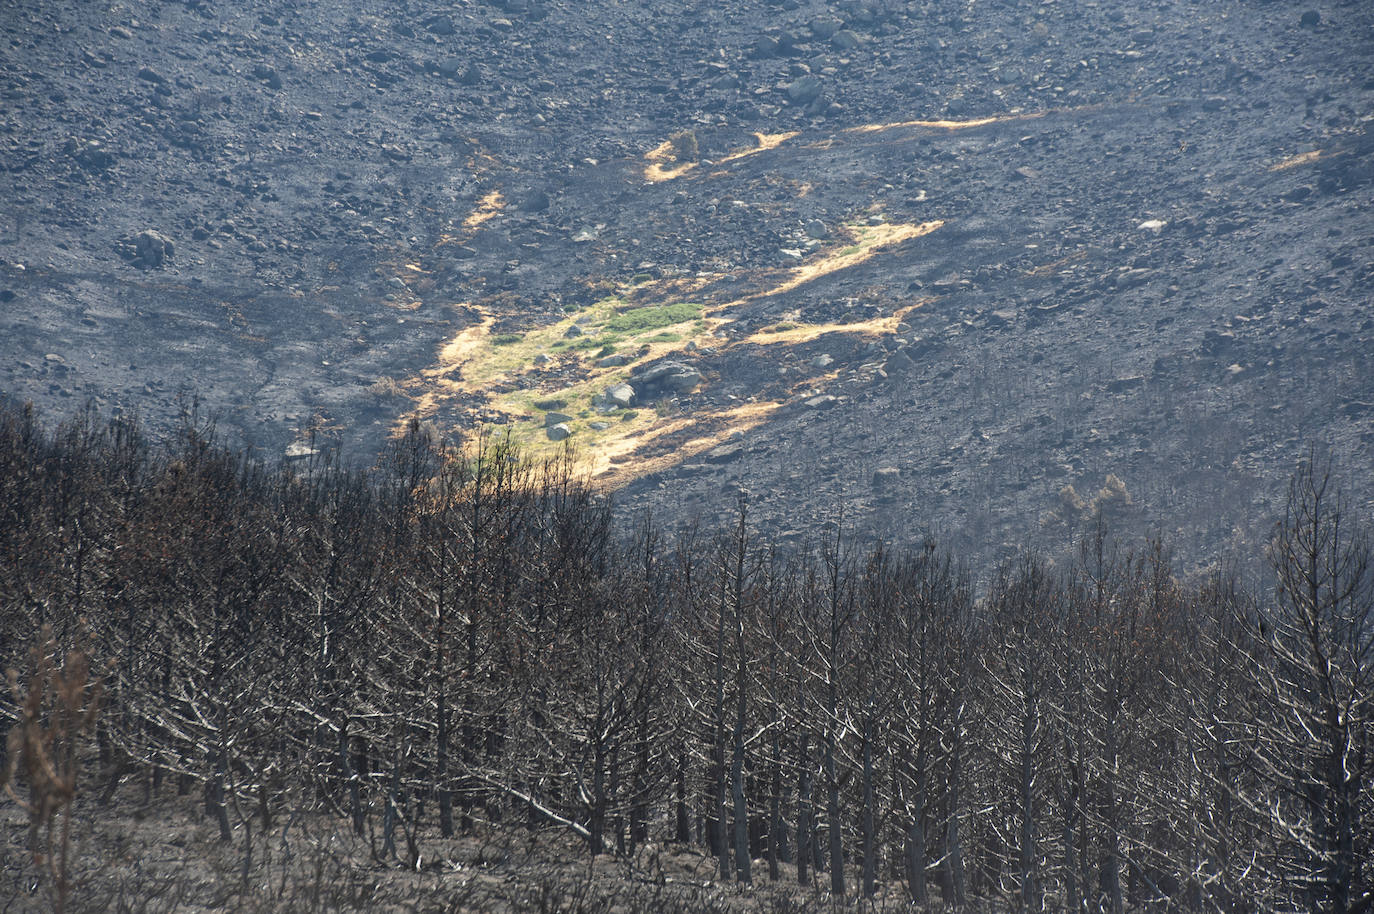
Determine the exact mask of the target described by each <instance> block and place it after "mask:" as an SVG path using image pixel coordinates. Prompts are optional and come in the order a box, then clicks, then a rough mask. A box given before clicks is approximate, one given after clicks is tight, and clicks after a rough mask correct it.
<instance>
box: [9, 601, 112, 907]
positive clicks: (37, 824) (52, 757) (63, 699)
mask: <svg viewBox="0 0 1374 914" xmlns="http://www.w3.org/2000/svg"><path fill="white" fill-rule="evenodd" d="M81 640H82V641H83V642H84V638H82V639H81ZM60 650H61V648H60V647H59V645H58V643H57V638H56V636H55V635H54V634H53V629H52V626H51V625H45V626H43V630H42V633H41V635H40V636H39V641H38V643H37V644H35V645H34V646H33V647H32V648H30V650H29V658H30V664H29V666H30V669H29V673H28V676H27V679H26V680H25V682H24V683H23V684H22V685H21V683H20V675H19V671H18V670H13V669H11V670H9V671H8V674H7V678H8V680H9V686H10V692H11V693H12V694H13V695H14V701H15V705H16V706H17V709H18V715H17V720H16V722H15V724H14V726H13V727H12V728H11V729H10V732H9V738H8V740H7V750H8V751H7V754H6V757H7V758H8V760H9V764H8V766H7V767H6V768H5V769H4V770H3V771H0V788H3V789H4V791H5V792H6V793H7V794H8V795H9V796H10V797H12V798H13V799H14V800H15V802H16V803H18V804H19V806H20V807H21V808H22V809H23V810H24V811H25V812H26V813H27V814H28V817H29V849H30V851H31V852H32V854H33V860H34V864H35V865H36V866H39V867H42V868H43V869H45V870H46V871H47V873H48V877H49V879H50V884H51V889H52V893H53V909H54V910H55V911H56V912H57V914H62V912H63V911H64V910H65V909H66V905H67V896H68V893H69V891H70V889H71V883H70V880H69V872H68V860H69V856H70V851H71V823H72V803H73V801H74V800H75V799H76V792H77V777H78V774H79V772H80V767H81V760H80V749H81V746H82V744H83V742H84V740H85V738H86V737H87V736H88V735H89V734H91V733H92V732H94V730H95V724H96V719H97V716H98V714H99V710H100V700H101V698H102V696H103V693H104V682H103V677H102V676H99V675H95V676H93V675H92V671H91V656H90V651H89V649H88V648H87V647H86V646H85V645H84V643H83V644H82V646H79V647H75V648H73V649H71V650H69V651H67V652H66V654H65V656H61V654H60ZM59 656H61V663H60V664H59V663H58V658H59ZM20 783H22V784H24V785H25V786H26V787H27V794H28V795H27V797H24V796H21V795H20V793H19V791H18V790H17V789H16V788H17V786H18V785H19V784H20Z"/></svg>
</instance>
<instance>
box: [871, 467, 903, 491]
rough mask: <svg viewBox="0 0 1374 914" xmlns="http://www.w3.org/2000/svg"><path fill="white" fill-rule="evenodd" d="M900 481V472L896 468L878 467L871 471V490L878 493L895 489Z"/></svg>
mask: <svg viewBox="0 0 1374 914" xmlns="http://www.w3.org/2000/svg"><path fill="white" fill-rule="evenodd" d="M901 481H902V471H901V470H900V469H898V468H897V467H880V468H878V469H876V470H874V471H873V488H874V489H876V490H878V491H879V492H884V491H888V490H891V489H895V488H897V486H898V485H899V484H900V483H901Z"/></svg>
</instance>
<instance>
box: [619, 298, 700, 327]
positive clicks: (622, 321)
mask: <svg viewBox="0 0 1374 914" xmlns="http://www.w3.org/2000/svg"><path fill="white" fill-rule="evenodd" d="M700 316H701V305H695V304H692V303H690V302H678V303H676V304H672V305H656V306H654V307H649V308H635V309H634V310H633V311H625V312H622V313H620V314H617V315H615V316H613V317H612V318H610V320H608V321H606V329H608V330H618V331H620V332H622V333H644V332H646V331H649V330H657V329H659V328H660V327H671V326H672V325H673V324H682V323H686V322H687V321H690V320H694V319H696V318H698V317H700Z"/></svg>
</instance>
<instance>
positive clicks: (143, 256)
mask: <svg viewBox="0 0 1374 914" xmlns="http://www.w3.org/2000/svg"><path fill="white" fill-rule="evenodd" d="M117 249H118V251H119V255H120V256H121V257H123V258H124V259H125V260H127V261H129V262H130V263H131V264H133V265H134V266H136V267H138V268H139V269H141V270H158V269H161V268H162V267H163V266H164V265H165V264H166V263H167V261H169V260H171V259H172V251H173V246H172V242H171V239H169V238H168V237H167V236H165V235H163V234H161V233H160V232H154V231H151V230H145V231H142V232H139V233H138V234H137V235H134V236H133V237H132V238H126V239H124V240H122V241H121V242H120V243H119V245H118V246H117Z"/></svg>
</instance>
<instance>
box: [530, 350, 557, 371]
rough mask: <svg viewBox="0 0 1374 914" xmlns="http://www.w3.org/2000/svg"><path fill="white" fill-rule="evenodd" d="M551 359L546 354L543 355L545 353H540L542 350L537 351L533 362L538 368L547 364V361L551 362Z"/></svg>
mask: <svg viewBox="0 0 1374 914" xmlns="http://www.w3.org/2000/svg"><path fill="white" fill-rule="evenodd" d="M551 361H553V360H552V359H550V358H549V357H548V356H547V355H545V354H544V353H542V352H541V353H539V354H538V355H536V356H535V357H534V364H535V365H538V366H539V367H540V368H542V367H544V366H545V365H547V364H549V362H551Z"/></svg>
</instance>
